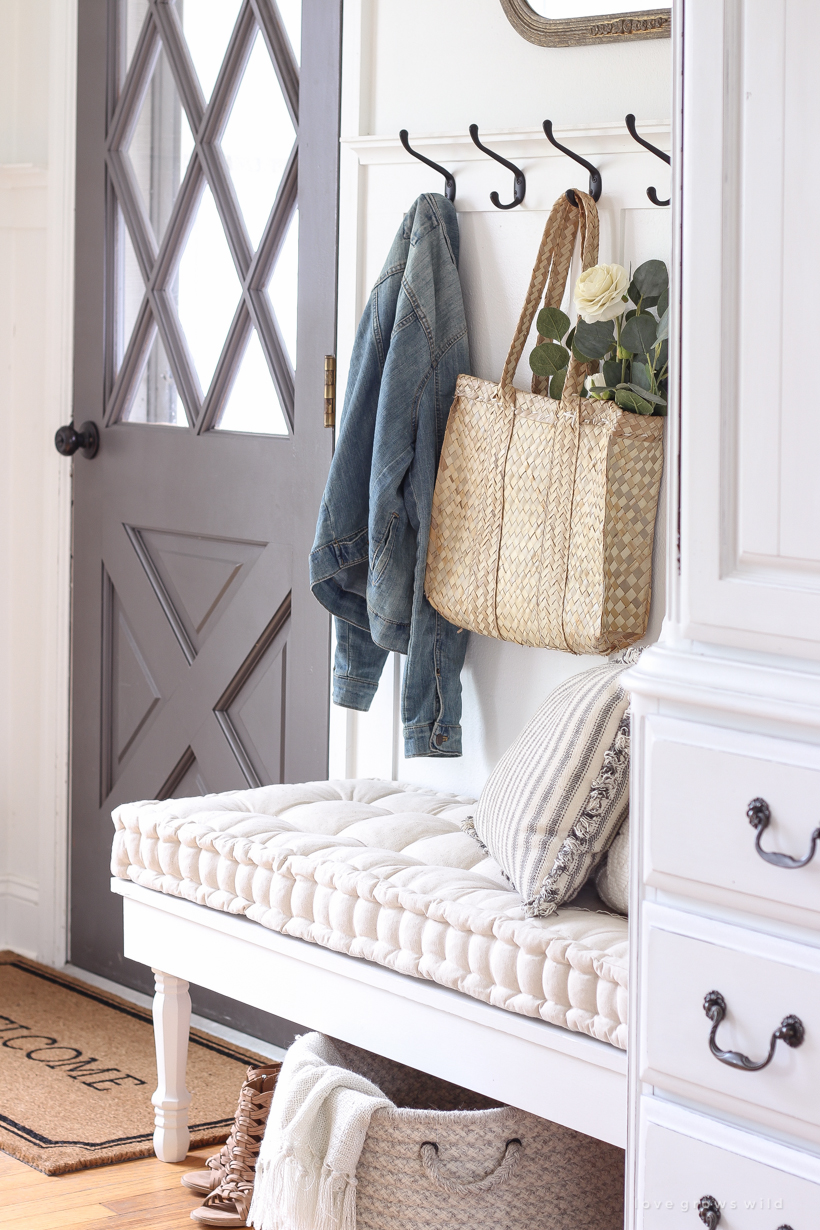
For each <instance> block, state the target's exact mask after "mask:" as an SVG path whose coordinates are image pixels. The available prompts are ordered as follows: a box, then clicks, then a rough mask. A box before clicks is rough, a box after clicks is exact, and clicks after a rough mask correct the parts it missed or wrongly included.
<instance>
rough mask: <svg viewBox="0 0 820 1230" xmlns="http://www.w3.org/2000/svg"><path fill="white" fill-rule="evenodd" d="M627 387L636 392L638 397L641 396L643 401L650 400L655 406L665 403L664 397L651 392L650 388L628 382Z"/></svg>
mask: <svg viewBox="0 0 820 1230" xmlns="http://www.w3.org/2000/svg"><path fill="white" fill-rule="evenodd" d="M627 387H628V388H630V389H631V390H632V392H633V393H637V394H638V396H639V397H642V398H643V400H644V401H651V402H652V404H653V405H656V406H665V405H666V398H665V397H659V396H658V394H657V393H653V392H651V390H650V389H645V388H644V387H643V385H641V384H630V385H628V386H627Z"/></svg>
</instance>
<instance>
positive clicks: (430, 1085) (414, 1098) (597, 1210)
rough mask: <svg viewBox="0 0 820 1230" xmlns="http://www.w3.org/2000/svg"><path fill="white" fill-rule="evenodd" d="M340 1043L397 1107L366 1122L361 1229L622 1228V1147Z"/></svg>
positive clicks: (359, 1178) (359, 1177)
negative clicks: (368, 1124)
mask: <svg viewBox="0 0 820 1230" xmlns="http://www.w3.org/2000/svg"><path fill="white" fill-rule="evenodd" d="M335 1045H336V1046H337V1047H338V1049H339V1051H340V1052H341V1054H342V1056H343V1059H344V1066H345V1067H347V1068H350V1069H352V1070H353V1071H356V1072H360V1073H361V1074H362V1075H363V1076H366V1077H367V1079H368V1080H371V1081H373V1083H374V1084H376V1085H378V1086H379V1088H380V1089H381V1090H382V1091H383V1092H384V1093H385V1094H386V1096H387V1097H388V1098H390V1099H391V1101H393V1102H395V1103H396V1105H395V1107H380V1108H379V1109H378V1110H375V1111H374V1112H373V1114H372V1116H371V1119H370V1126H369V1128H368V1131H367V1136H366V1137H365V1142H364V1147H363V1148H362V1152H361V1156H360V1158H359V1164H358V1166H357V1168H356V1230H569V1228H571V1230H622V1227H623V1218H624V1153H623V1150H622V1149H618V1148H616V1147H615V1146H614V1145H608V1144H605V1143H604V1142H603V1141H600V1140H594V1139H593V1138H592V1137H590V1136H584V1135H582V1134H581V1133H580V1132H574V1131H572V1130H571V1129H570V1128H565V1127H561V1126H560V1125H559V1124H557V1123H550V1122H549V1121H548V1120H546V1119H539V1118H537V1117H536V1116H535V1115H530V1114H527V1112H526V1111H523V1110H516V1109H515V1108H514V1107H512V1106H500V1105H499V1104H498V1103H497V1102H493V1101H491V1099H489V1098H485V1097H482V1095H481V1094H477V1093H471V1092H470V1091H469V1090H467V1089H460V1088H459V1087H458V1086H457V1085H451V1084H450V1083H449V1082H447V1081H442V1080H439V1079H438V1078H437V1077H434V1076H428V1075H426V1074H425V1073H423V1072H417V1071H415V1070H414V1069H413V1068H408V1067H406V1066H405V1065H404V1064H398V1063H394V1062H393V1061H392V1060H390V1059H384V1058H382V1057H380V1056H378V1055H372V1054H370V1053H369V1052H367V1051H362V1050H360V1049H359V1048H358V1047H354V1046H350V1045H349V1044H346V1043H342V1042H338V1041H337V1042H336V1043H335Z"/></svg>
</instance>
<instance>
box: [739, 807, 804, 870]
mask: <svg viewBox="0 0 820 1230" xmlns="http://www.w3.org/2000/svg"><path fill="white" fill-rule="evenodd" d="M746 815H747V816H748V817H749V824H751V826H752V828H754V829H757V838H756V839H755V849H756V850H757V852H758V854H759V855H760V857H761V858H765V860H766V862H767V863H771V864H772V866H773V867H787V868H791V869H792V870H794V869H795V868H797V867H805V866H806V864H807V863H810V862H811V860H812V859H813V858H814V851H815V849H816V847H817V843H818V841H820V827H818V828H816V829H815V830H814V832H813V833H812V835H811V838H810V841H811V844H810V846H809V852H808V854H807V855H806V857H805V858H792V856H791V855H790V854H777V853H776V852H775V851H774V850H764V849H763V848H762V847H761V845H760V839H761V837H762V836H763V834H764V832H765V831H766V829H767V828H768V827H769V824H770V823H771V819H772V813H771V809H770V807H769V804H768V803H767V802H766V800H765V799H752V801H751V803H750V804H749V806H748V807H747V808H746Z"/></svg>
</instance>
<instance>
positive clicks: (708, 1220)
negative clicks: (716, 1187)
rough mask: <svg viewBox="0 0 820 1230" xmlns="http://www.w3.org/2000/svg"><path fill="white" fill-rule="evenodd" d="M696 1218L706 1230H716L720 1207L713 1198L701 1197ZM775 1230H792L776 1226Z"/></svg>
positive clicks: (718, 1222) (788, 1227) (789, 1227)
mask: <svg viewBox="0 0 820 1230" xmlns="http://www.w3.org/2000/svg"><path fill="white" fill-rule="evenodd" d="M698 1217H699V1218H700V1220H701V1221H702V1222H703V1224H704V1226H706V1227H707V1230H716V1227H717V1226H718V1225H719V1224H720V1205H719V1204H718V1202H717V1200H715V1198H714V1196H701V1198H700V1200H699V1201H698ZM777 1230H792V1228H791V1226H778V1227H777Z"/></svg>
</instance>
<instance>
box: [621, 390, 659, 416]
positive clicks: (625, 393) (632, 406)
mask: <svg viewBox="0 0 820 1230" xmlns="http://www.w3.org/2000/svg"><path fill="white" fill-rule="evenodd" d="M615 402H616V404H617V405H619V406H620V407H621V409H622V410H631V411H632V413H633V414H651V413H652V410H653V406H652V405H651V403H650V402H648V401H644V399H643V398H642V397H639V396H638V394H637V393H635V392H633V391H632V389H616V390H615Z"/></svg>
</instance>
